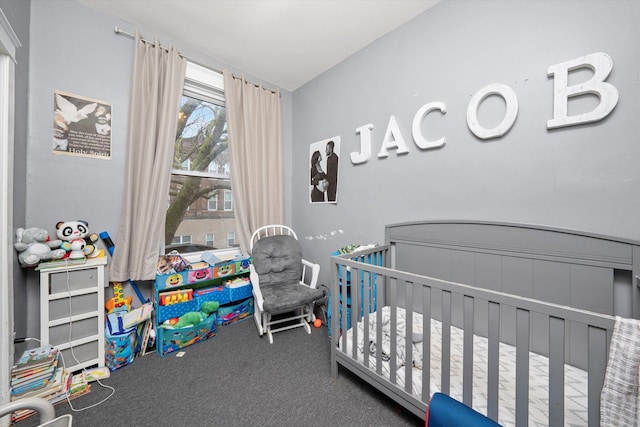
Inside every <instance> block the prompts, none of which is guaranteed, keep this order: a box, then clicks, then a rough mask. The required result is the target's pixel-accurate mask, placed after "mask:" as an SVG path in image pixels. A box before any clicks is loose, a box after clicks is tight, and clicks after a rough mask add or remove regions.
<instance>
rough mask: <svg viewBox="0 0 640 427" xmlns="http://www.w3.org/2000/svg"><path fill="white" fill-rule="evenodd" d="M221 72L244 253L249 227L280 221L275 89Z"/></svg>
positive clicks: (238, 231)
mask: <svg viewBox="0 0 640 427" xmlns="http://www.w3.org/2000/svg"><path fill="white" fill-rule="evenodd" d="M223 74H224V93H225V101H226V109H227V126H228V131H229V141H230V144H229V145H230V147H231V190H232V193H233V203H234V212H235V218H236V239H237V240H238V241H239V243H240V248H241V249H242V251H243V252H244V253H249V239H250V238H251V233H252V232H253V231H254V230H255V229H257V228H258V227H261V226H263V225H268V224H282V221H283V219H284V214H283V211H284V208H283V206H284V202H283V196H282V192H283V190H282V185H283V184H282V175H283V172H282V136H281V135H282V131H281V119H280V93H279V92H278V91H276V92H275V93H274V92H273V91H272V90H270V89H266V88H263V87H262V85H259V86H256V85H255V84H253V83H251V82H247V81H245V80H244V78H236V77H234V76H233V75H232V74H231V72H230V71H229V70H224V71H223Z"/></svg>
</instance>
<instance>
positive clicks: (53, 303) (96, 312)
mask: <svg viewBox="0 0 640 427" xmlns="http://www.w3.org/2000/svg"><path fill="white" fill-rule="evenodd" d="M106 264H107V258H106V257H100V258H90V259H87V262H86V263H84V264H75V265H72V264H68V265H60V266H56V267H50V268H41V269H40V339H41V340H42V343H43V344H44V343H49V344H51V345H53V346H55V347H57V348H58V349H59V350H60V351H61V352H62V357H63V358H64V365H65V367H66V368H67V369H68V370H69V371H70V372H76V371H79V370H81V369H83V368H87V367H90V366H96V365H97V366H104V351H105V350H104V286H105V271H104V266H105V265H106Z"/></svg>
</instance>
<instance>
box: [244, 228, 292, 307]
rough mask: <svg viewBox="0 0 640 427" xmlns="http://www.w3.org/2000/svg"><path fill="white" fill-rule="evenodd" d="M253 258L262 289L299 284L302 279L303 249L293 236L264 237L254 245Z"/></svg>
mask: <svg viewBox="0 0 640 427" xmlns="http://www.w3.org/2000/svg"><path fill="white" fill-rule="evenodd" d="M251 258H252V263H253V266H254V268H255V270H256V272H257V273H258V276H259V277H260V288H261V289H263V288H266V287H269V286H271V285H274V284H281V283H298V282H299V281H300V279H301V278H302V249H301V248H300V243H299V242H298V241H297V240H296V239H295V238H294V237H292V236H284V235H279V236H269V237H263V238H262V239H260V240H258V241H257V242H256V243H255V244H254V245H253V250H252V251H251ZM263 292H264V291H263ZM265 299H266V297H265Z"/></svg>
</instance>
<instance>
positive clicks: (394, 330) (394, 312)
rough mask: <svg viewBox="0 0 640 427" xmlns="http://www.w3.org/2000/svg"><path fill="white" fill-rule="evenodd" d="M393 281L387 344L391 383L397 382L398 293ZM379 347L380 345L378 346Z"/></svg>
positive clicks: (394, 280)
mask: <svg viewBox="0 0 640 427" xmlns="http://www.w3.org/2000/svg"><path fill="white" fill-rule="evenodd" d="M392 281H393V282H396V283H393V284H392V286H393V289H395V291H392V292H391V313H390V314H391V322H390V324H391V328H390V330H389V331H390V333H391V337H390V342H389V346H390V350H391V354H390V356H391V359H390V360H389V378H390V380H391V384H398V379H397V378H396V370H397V369H398V366H397V364H396V348H397V347H398V342H397V341H398V340H397V337H398V295H397V294H396V292H397V291H398V286H397V285H398V283H397V281H396V279H392ZM378 329H382V328H378ZM378 342H379V343H381V342H382V341H378ZM378 347H380V346H378Z"/></svg>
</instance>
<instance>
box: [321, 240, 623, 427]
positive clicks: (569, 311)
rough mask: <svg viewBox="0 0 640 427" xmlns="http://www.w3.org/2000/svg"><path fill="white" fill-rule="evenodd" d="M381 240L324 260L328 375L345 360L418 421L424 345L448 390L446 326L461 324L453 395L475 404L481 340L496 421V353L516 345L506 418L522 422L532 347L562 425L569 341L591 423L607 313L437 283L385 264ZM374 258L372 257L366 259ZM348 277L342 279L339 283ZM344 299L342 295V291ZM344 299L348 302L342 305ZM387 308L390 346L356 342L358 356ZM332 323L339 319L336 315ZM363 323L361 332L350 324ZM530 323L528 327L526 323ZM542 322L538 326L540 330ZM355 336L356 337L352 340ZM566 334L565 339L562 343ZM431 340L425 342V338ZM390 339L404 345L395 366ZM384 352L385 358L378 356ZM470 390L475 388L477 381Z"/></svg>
mask: <svg viewBox="0 0 640 427" xmlns="http://www.w3.org/2000/svg"><path fill="white" fill-rule="evenodd" d="M388 250H389V247H388V246H380V247H377V248H374V249H370V250H368V251H363V252H362V253H358V254H355V255H354V254H348V255H342V256H334V257H332V258H331V262H332V269H333V273H332V274H333V283H332V288H331V301H332V307H331V316H332V318H333V319H334V321H332V324H331V336H332V354H331V367H332V375H333V376H334V377H337V375H338V365H342V366H345V367H346V368H347V369H349V370H351V371H353V372H355V373H356V374H357V375H359V376H361V377H362V378H365V379H366V380H367V381H368V382H369V383H371V384H372V385H374V386H375V387H377V388H378V389H379V390H381V391H382V392H384V393H385V394H387V395H388V396H389V397H391V398H393V399H394V400H396V401H397V402H398V403H400V404H401V405H403V406H404V407H406V408H407V409H409V410H410V411H411V412H413V413H415V414H416V415H418V416H421V417H422V418H424V415H425V409H426V407H427V403H428V402H429V397H430V396H431V394H432V392H433V391H434V390H433V388H434V387H433V384H432V379H431V376H430V372H431V369H432V366H431V358H432V344H439V346H440V348H441V354H440V356H441V359H440V360H441V362H440V378H439V381H438V382H439V391H441V392H443V393H445V394H450V391H451V387H452V384H451V371H452V365H453V364H456V363H459V357H458V356H456V355H455V352H454V351H453V350H452V347H451V346H452V331H454V332H455V331H457V330H460V329H461V330H462V332H461V333H462V337H463V338H462V342H463V346H462V347H463V349H462V362H461V363H462V401H463V402H464V403H465V404H467V405H468V406H472V407H473V404H474V401H473V399H474V397H473V396H474V394H473V388H474V384H473V381H474V370H476V369H478V367H477V364H474V353H475V352H474V349H475V347H477V344H476V340H477V337H478V336H480V337H482V338H483V339H486V343H487V344H486V345H487V363H486V366H483V367H482V369H485V370H486V378H487V380H486V385H484V386H483V387H486V398H487V399H486V400H487V402H486V415H487V416H488V417H490V418H492V419H493V420H495V421H499V418H500V413H499V393H502V391H500V390H501V389H500V375H499V370H500V362H501V356H500V354H501V353H500V351H501V350H500V349H501V345H503V344H504V343H505V342H509V343H510V344H512V345H513V346H514V347H515V397H514V399H515V424H516V425H518V426H521V425H528V423H529V421H528V420H529V415H530V414H529V398H530V384H529V369H530V356H531V354H532V353H536V352H542V353H544V356H545V357H546V358H548V372H549V376H548V377H549V381H548V384H547V387H548V425H550V426H556V425H557V426H563V425H564V423H565V404H564V401H565V400H564V399H565V392H566V390H565V380H564V373H565V369H566V368H567V366H568V365H569V360H570V357H569V354H568V352H569V351H575V350H569V349H570V348H571V349H573V347H574V346H575V343H576V341H578V342H580V343H581V344H582V345H583V348H582V350H581V351H583V352H584V354H586V355H587V357H586V359H587V364H586V366H585V367H584V368H585V370H586V371H587V372H588V374H587V375H588V380H587V381H588V382H587V384H588V386H587V387H588V390H586V393H587V396H588V398H587V399H588V414H587V416H588V425H589V426H598V425H599V423H600V393H601V390H602V386H603V383H604V376H605V370H606V363H607V356H608V350H609V342H610V340H611V335H612V331H613V326H614V323H615V319H614V318H613V317H611V316H607V315H602V314H597V313H593V312H589V311H585V310H580V309H575V308H569V307H566V306H561V305H557V304H551V303H547V302H542V301H538V300H534V299H531V298H524V297H519V296H514V295H510V294H506V293H502V292H497V291H493V290H487V289H480V288H476V287H471V286H467V285H465V284H460V283H454V282H450V281H445V280H439V279H435V278H430V277H426V276H421V275H417V274H412V273H408V272H404V271H398V270H394V269H390V268H387V267H384V265H386V264H387V263H386V260H387V257H388ZM372 261H373V262H372ZM347 273H349V276H350V280H346V279H347V275H346V274H347ZM347 295H348V296H349V301H347V298H345V296H347ZM348 302H349V303H348ZM383 306H386V307H388V310H389V312H390V322H389V323H390V343H389V346H388V348H387V349H383V348H382V345H377V346H375V348H370V347H369V346H368V345H364V346H363V351H362V353H360V354H359V353H358V342H359V339H362V340H363V342H364V343H370V342H372V341H374V342H376V343H382V342H383V340H382V338H383V337H382V328H380V327H373V326H372V324H375V325H381V324H382V323H383V314H382V311H383V310H381V308H382V307H383ZM402 311H406V313H408V314H407V316H406V322H405V323H406V324H405V325H402V326H401V325H399V320H398V313H399V312H402ZM411 313H419V314H420V315H421V316H420V317H421V325H417V324H414V315H410V314H411ZM336 319H339V320H340V321H336ZM357 322H362V328H361V329H359V328H355V327H354V328H353V329H352V333H351V335H350V336H349V334H347V333H345V332H346V330H347V329H348V328H349V327H353V326H355V325H356V323H357ZM436 323H437V324H438V325H441V331H442V333H441V337H439V338H432V337H431V334H430V333H428V331H432V330H433V329H432V328H433V327H434V325H435V324H436ZM534 325H536V328H534ZM541 325H542V327H540V326H541ZM420 326H421V329H422V331H424V333H423V335H422V340H421V341H419V342H418V343H417V344H414V342H415V340H416V338H415V334H414V332H415V331H417V330H418V329H419V327H420ZM401 327H402V328H404V342H398V341H399V340H400V341H402V339H399V338H398V329H399V328H401ZM541 330H542V331H544V332H545V333H546V336H545V339H544V341H546V342H547V343H548V345H547V346H546V348H544V349H542V350H540V349H538V348H534V347H532V343H533V342H534V341H536V342H539V341H540V340H539V337H537V339H536V340H534V339H533V334H539V333H540V331H541ZM360 335H361V336H360ZM570 338H571V341H572V344H571V346H570V345H569V339H570ZM435 339H437V340H438V341H439V342H438V343H434V342H432V340H435ZM398 345H400V346H401V347H404V349H408V350H406V351H405V352H404V353H405V354H404V358H405V361H404V367H402V366H401V364H402V363H401V362H400V360H401V356H402V355H401V354H398V353H399V352H398V351H397V348H398ZM414 345H415V346H418V347H419V348H420V349H421V351H422V355H423V360H422V361H421V362H422V370H421V371H418V372H421V373H420V375H421V378H420V379H421V384H422V387H421V390H419V391H416V390H413V388H412V385H413V384H414V381H413V380H414V378H413V375H414V370H413V369H411V368H407V367H411V366H412V365H413V364H415V363H417V362H418V361H416V360H413V358H414V355H413V352H412V351H411V349H412V348H413V347H414ZM385 350H388V354H387V353H385ZM383 362H388V370H389V372H388V375H385V373H384V372H383ZM476 387H477V386H476Z"/></svg>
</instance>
